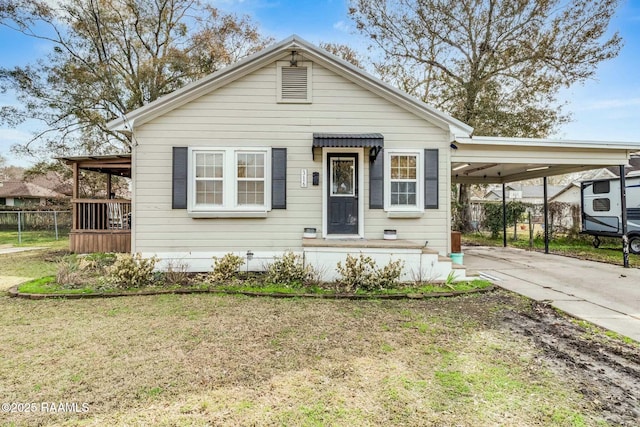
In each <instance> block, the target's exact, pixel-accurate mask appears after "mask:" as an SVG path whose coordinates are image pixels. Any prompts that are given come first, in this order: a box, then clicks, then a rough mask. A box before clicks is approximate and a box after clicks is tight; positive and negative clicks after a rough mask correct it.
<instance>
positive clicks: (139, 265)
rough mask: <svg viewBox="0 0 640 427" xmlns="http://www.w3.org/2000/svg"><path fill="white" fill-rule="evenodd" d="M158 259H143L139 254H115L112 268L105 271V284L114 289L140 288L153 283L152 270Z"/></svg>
mask: <svg viewBox="0 0 640 427" xmlns="http://www.w3.org/2000/svg"><path fill="white" fill-rule="evenodd" d="M157 261H158V258H156V257H155V256H154V257H151V258H143V257H142V255H141V254H140V253H137V254H135V255H133V254H117V255H116V260H115V262H114V263H113V265H112V266H110V267H109V268H108V269H107V272H108V274H109V275H108V276H107V278H106V284H107V285H110V287H113V288H115V289H130V288H140V287H143V286H147V285H150V284H152V283H153V281H154V278H155V275H154V272H153V269H154V267H155V265H156V262H157Z"/></svg>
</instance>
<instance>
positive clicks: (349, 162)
mask: <svg viewBox="0 0 640 427" xmlns="http://www.w3.org/2000/svg"><path fill="white" fill-rule="evenodd" d="M355 164H356V163H355V159H353V158H349V159H339V158H335V159H331V195H332V196H352V195H353V194H354V188H355V186H354V185H355Z"/></svg>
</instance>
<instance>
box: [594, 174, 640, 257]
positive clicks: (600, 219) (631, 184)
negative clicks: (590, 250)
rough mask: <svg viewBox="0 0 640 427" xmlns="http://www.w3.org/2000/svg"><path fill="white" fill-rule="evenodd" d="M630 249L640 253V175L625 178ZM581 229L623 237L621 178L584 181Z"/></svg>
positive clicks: (595, 238)
mask: <svg viewBox="0 0 640 427" xmlns="http://www.w3.org/2000/svg"><path fill="white" fill-rule="evenodd" d="M625 187H626V195H627V197H626V203H627V236H628V237H629V250H630V252H631V253H634V254H640V176H636V177H628V178H626V179H625ZM581 200H582V232H583V233H586V234H590V235H592V236H594V240H593V245H594V246H595V247H598V246H599V244H600V239H599V238H598V237H599V236H606V237H622V203H621V197H620V179H619V178H612V179H599V180H591V181H584V182H582V185H581Z"/></svg>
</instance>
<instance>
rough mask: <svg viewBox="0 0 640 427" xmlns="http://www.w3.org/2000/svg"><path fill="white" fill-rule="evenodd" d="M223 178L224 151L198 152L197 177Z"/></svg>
mask: <svg viewBox="0 0 640 427" xmlns="http://www.w3.org/2000/svg"><path fill="white" fill-rule="evenodd" d="M213 177H216V178H222V153H196V178H213Z"/></svg>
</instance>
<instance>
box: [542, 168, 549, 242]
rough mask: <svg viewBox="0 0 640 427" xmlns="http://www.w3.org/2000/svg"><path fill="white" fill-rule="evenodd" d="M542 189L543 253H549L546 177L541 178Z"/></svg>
mask: <svg viewBox="0 0 640 427" xmlns="http://www.w3.org/2000/svg"><path fill="white" fill-rule="evenodd" d="M542 186H543V189H544V253H545V254H548V253H549V202H548V201H547V177H546V176H545V177H544V178H542Z"/></svg>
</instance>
